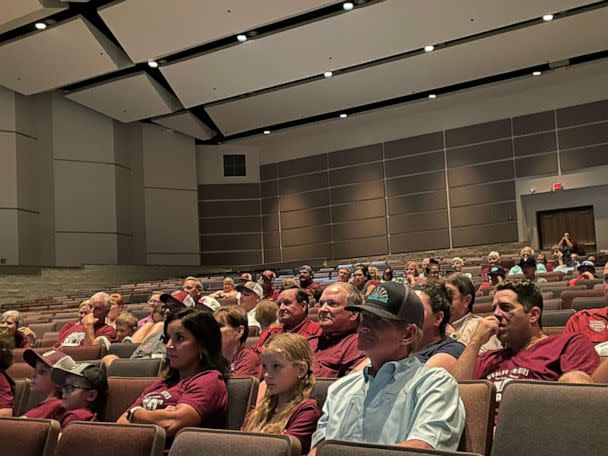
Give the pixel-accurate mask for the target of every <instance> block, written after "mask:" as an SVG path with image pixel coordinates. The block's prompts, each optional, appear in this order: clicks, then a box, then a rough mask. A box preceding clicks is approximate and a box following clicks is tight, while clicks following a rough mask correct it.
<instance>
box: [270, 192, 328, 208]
mask: <svg viewBox="0 0 608 456" xmlns="http://www.w3.org/2000/svg"><path fill="white" fill-rule="evenodd" d="M327 205H329V190H328V189H323V190H316V191H314V192H305V193H289V194H287V195H281V196H280V197H279V207H280V208H281V212H288V211H295V210H298V209H308V208H313V207H321V206H327Z"/></svg>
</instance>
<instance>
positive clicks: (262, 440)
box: [169, 428, 301, 456]
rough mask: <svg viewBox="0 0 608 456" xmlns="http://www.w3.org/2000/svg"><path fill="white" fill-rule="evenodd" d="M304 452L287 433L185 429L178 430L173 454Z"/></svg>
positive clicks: (286, 455) (292, 455)
mask: <svg viewBox="0 0 608 456" xmlns="http://www.w3.org/2000/svg"><path fill="white" fill-rule="evenodd" d="M300 451H301V448H300V442H299V441H298V440H297V439H295V438H293V437H289V436H286V435H277V434H258V433H249V432H236V431H224V430H217V429H213V430H211V429H198V428H184V429H182V430H181V431H179V432H178V433H177V436H176V437H175V440H174V442H173V445H172V446H171V451H169V456H200V455H208V456H211V455H228V454H238V455H239V456H261V455H263V456H300Z"/></svg>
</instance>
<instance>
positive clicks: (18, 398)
mask: <svg viewBox="0 0 608 456" xmlns="http://www.w3.org/2000/svg"><path fill="white" fill-rule="evenodd" d="M29 395H30V379H29V378H21V379H17V380H15V394H13V416H21V415H23V413H24V408H25V404H26V403H27V401H28V397H29Z"/></svg>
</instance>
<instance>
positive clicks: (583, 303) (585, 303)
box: [572, 296, 608, 312]
mask: <svg viewBox="0 0 608 456" xmlns="http://www.w3.org/2000/svg"><path fill="white" fill-rule="evenodd" d="M607 305H608V303H607V302H606V298H605V297H604V296H598V297H595V298H574V299H573V300H572V308H573V309H574V310H575V311H577V312H578V311H579V310H583V309H601V308H602V307H606V306H607Z"/></svg>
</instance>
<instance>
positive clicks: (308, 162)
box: [277, 154, 327, 179]
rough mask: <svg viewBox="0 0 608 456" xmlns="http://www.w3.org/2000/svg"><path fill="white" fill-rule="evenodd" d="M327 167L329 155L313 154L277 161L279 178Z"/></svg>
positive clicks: (321, 169)
mask: <svg viewBox="0 0 608 456" xmlns="http://www.w3.org/2000/svg"><path fill="white" fill-rule="evenodd" d="M326 169H327V155H326V154H320V155H313V156H311V157H304V158H297V159H295V160H289V161H284V162H280V163H277V173H278V177H279V179H284V178H286V177H290V176H297V175H299V174H307V173H312V172H315V171H323V170H326Z"/></svg>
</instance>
